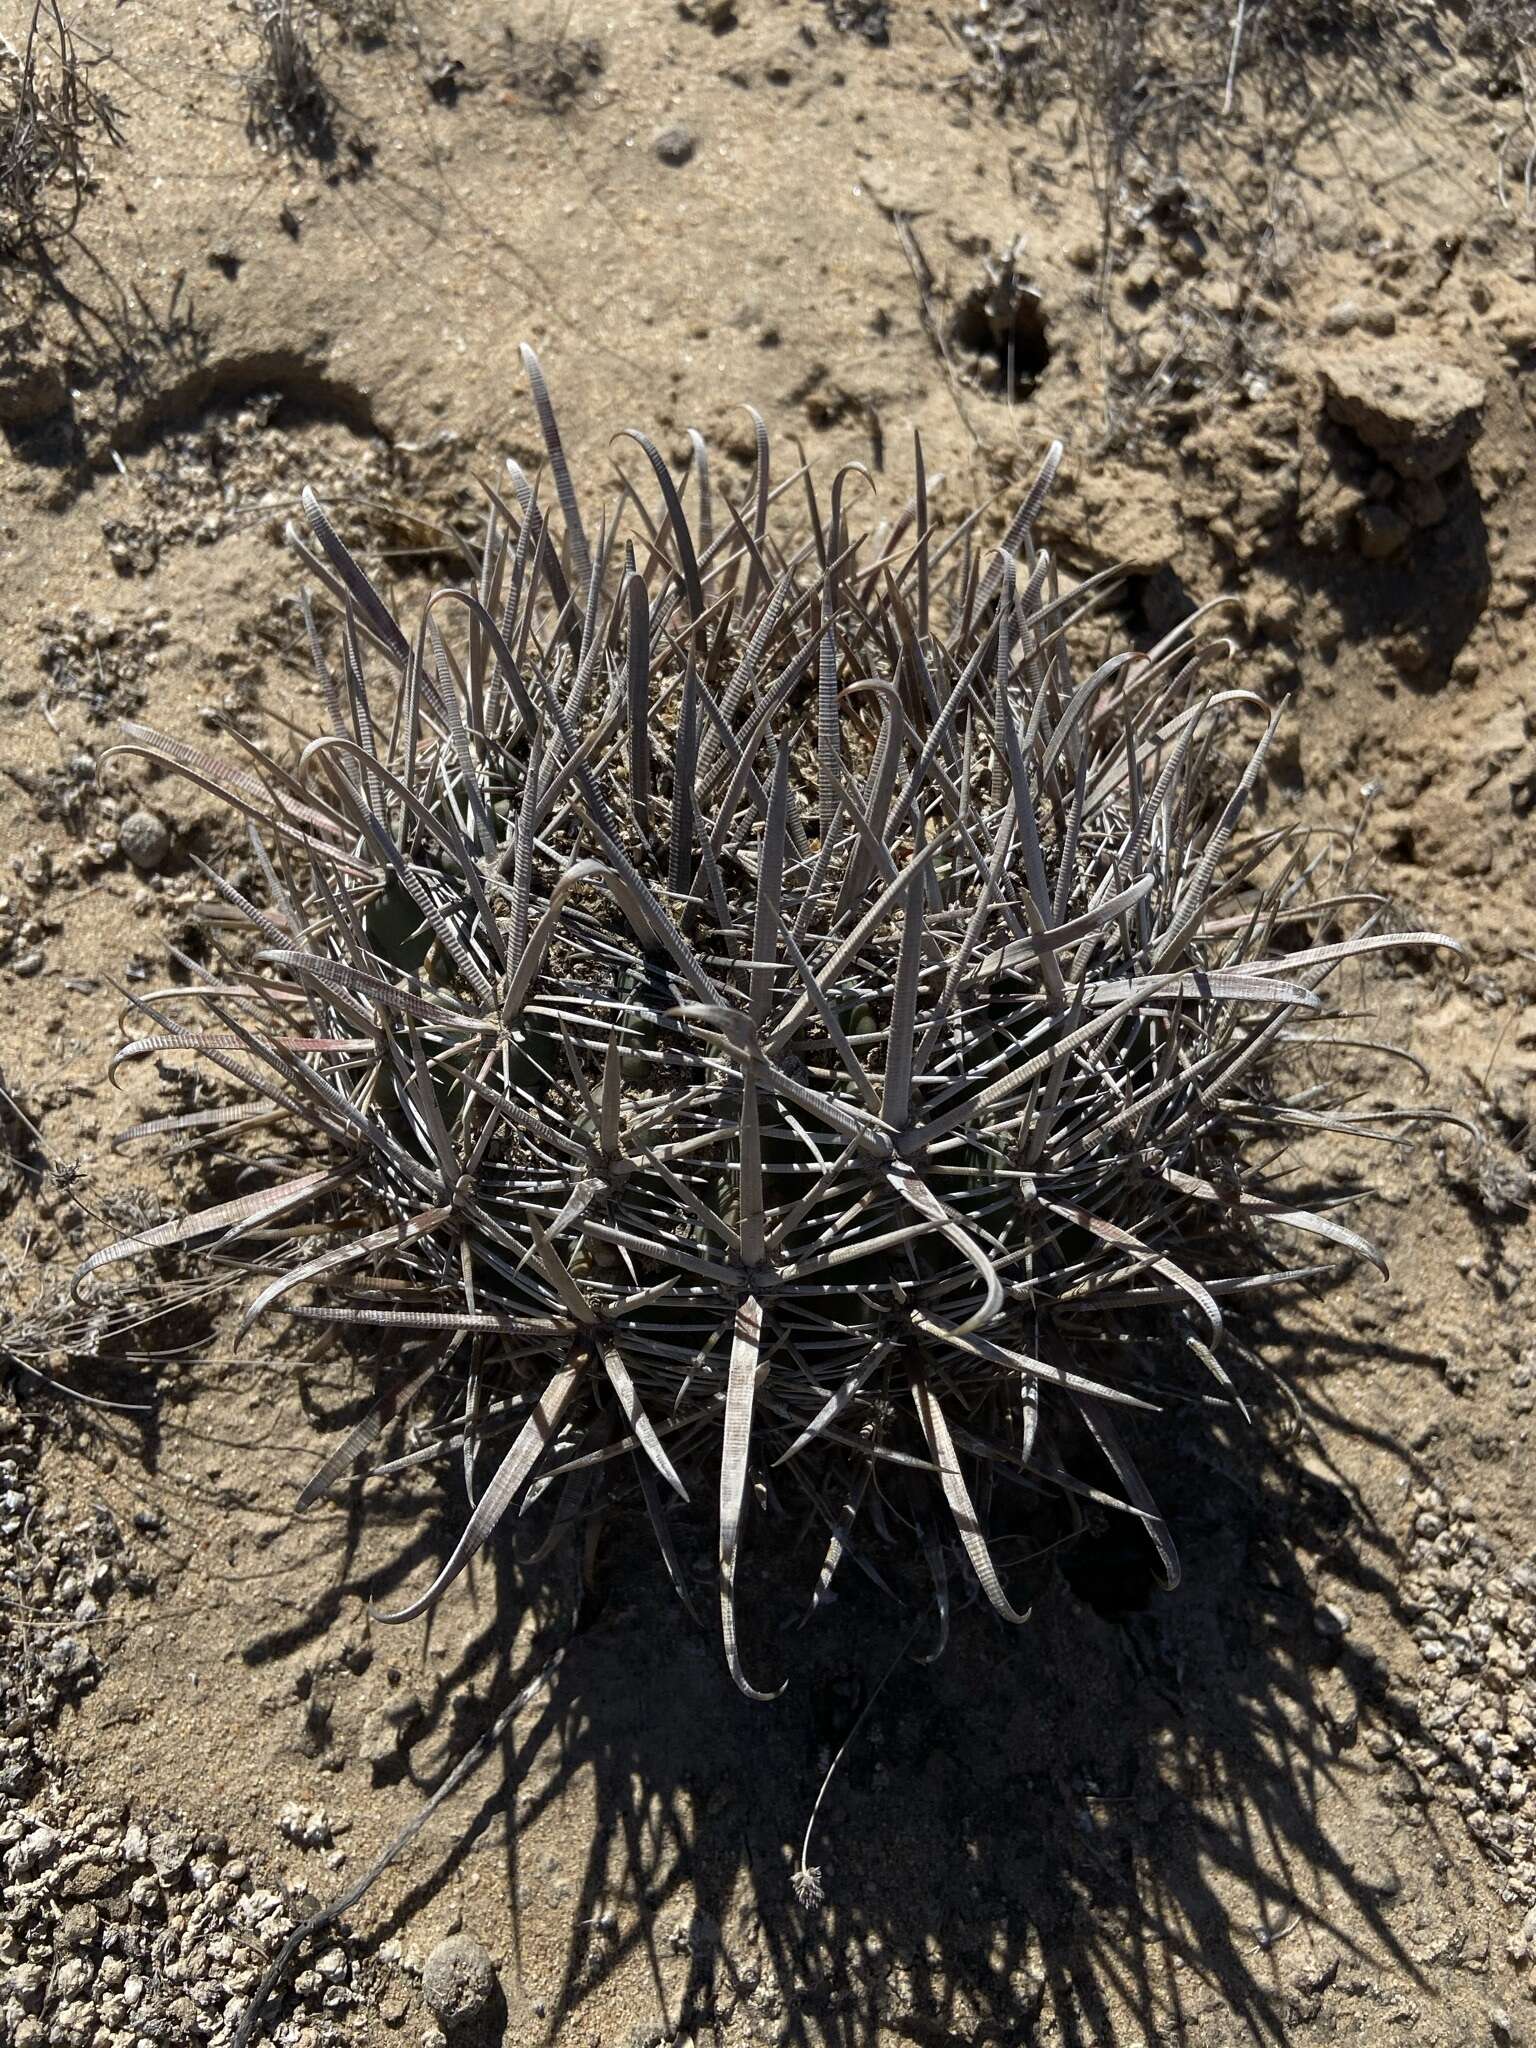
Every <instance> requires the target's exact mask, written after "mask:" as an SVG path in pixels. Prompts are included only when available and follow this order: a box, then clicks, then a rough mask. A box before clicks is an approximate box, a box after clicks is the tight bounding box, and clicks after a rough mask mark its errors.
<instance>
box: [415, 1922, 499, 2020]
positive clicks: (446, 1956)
mask: <svg viewBox="0 0 1536 2048" xmlns="http://www.w3.org/2000/svg"><path fill="white" fill-rule="evenodd" d="M495 1989H496V1972H495V1970H494V1968H493V1967H492V1965H491V1959H490V1957H489V1956H488V1955H487V1954H486V1952H485V1950H484V1948H483V1947H482V1946H481V1945H480V1943H479V1942H478V1941H476V1939H475V1937H474V1936H473V1935H472V1934H451V1935H450V1936H449V1937H448V1939H447V1940H446V1941H440V1942H439V1943H438V1944H437V1947H436V1948H435V1949H433V1951H432V1953H431V1954H430V1955H429V1956H428V1957H427V1960H426V1963H425V1965H424V1967H423V1969H422V1973H421V1995H422V1997H423V1998H424V1999H425V2000H426V2004H427V2010H428V2011H429V2012H430V2013H431V2014H432V2015H433V2017H434V2018H435V2019H437V2020H440V2021H441V2022H442V2024H443V2025H444V2026H445V2027H462V2026H466V2025H467V2024H468V2023H469V2021H471V2020H473V2019H476V2018H478V2017H479V2015H480V2014H481V2013H482V2012H484V2010H485V2008H486V2006H487V2005H489V2003H490V2001H491V1996H492V1993H493V1992H494V1991H495Z"/></svg>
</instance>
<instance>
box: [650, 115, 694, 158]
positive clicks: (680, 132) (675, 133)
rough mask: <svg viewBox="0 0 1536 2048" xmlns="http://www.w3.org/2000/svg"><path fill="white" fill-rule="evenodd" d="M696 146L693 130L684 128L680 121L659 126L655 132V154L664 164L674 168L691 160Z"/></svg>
mask: <svg viewBox="0 0 1536 2048" xmlns="http://www.w3.org/2000/svg"><path fill="white" fill-rule="evenodd" d="M696 147H697V144H696V143H695V141H694V136H693V130H692V129H691V128H685V127H684V126H683V124H682V122H681V121H679V122H677V123H676V124H675V125H674V126H672V127H670V128H660V129H658V130H657V132H656V142H655V149H656V154H657V156H658V157H659V158H660V159H661V161H662V162H663V163H664V164H671V165H672V167H673V169H674V170H676V169H679V168H680V167H681V166H682V165H683V164H686V163H688V162H690V161H691V159H692V157H693V152H694V150H695V148H696Z"/></svg>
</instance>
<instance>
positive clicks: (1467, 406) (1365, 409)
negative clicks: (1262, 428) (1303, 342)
mask: <svg viewBox="0 0 1536 2048" xmlns="http://www.w3.org/2000/svg"><path fill="white" fill-rule="evenodd" d="M1322 377H1323V392H1324V397H1325V402H1326V405H1327V409H1328V416H1329V418H1330V419H1334V420H1337V421H1338V422H1339V424H1340V425H1341V426H1346V427H1349V428H1351V429H1352V430H1353V431H1354V432H1355V433H1356V434H1358V435H1359V437H1360V439H1361V440H1362V441H1363V442H1364V443H1365V445H1366V446H1367V448H1370V449H1373V450H1374V451H1375V453H1376V454H1378V455H1380V456H1381V458H1382V460H1383V461H1384V462H1388V463H1390V464H1391V466H1392V468H1393V469H1395V470H1396V471H1397V473H1398V475H1399V476H1401V477H1406V478H1408V479H1410V480H1412V481H1414V482H1420V483H1423V482H1428V481H1429V480H1430V479H1432V478H1434V477H1438V476H1443V475H1444V474H1445V472H1446V471H1447V470H1449V469H1452V468H1454V467H1455V465H1456V464H1457V463H1458V462H1460V460H1461V459H1462V457H1463V456H1464V455H1465V454H1466V452H1467V450H1468V449H1469V448H1470V447H1471V446H1472V443H1473V442H1474V441H1475V440H1476V438H1477V436H1478V433H1479V432H1480V431H1481V428H1482V422H1483V410H1484V408H1485V406H1486V405H1487V402H1488V387H1487V384H1486V383H1485V381H1484V380H1483V379H1482V378H1481V377H1475V376H1473V375H1472V373H1471V372H1470V371H1468V370H1463V369H1459V368H1457V366H1456V365H1455V364H1453V363H1442V362H1433V361H1431V362H1419V361H1415V360H1414V359H1412V358H1411V357H1409V356H1407V355H1405V354H1399V353H1396V352H1389V351H1386V350H1381V351H1374V350H1373V351H1370V352H1366V351H1361V352H1360V353H1359V354H1358V355H1350V356H1335V357H1333V358H1331V359H1330V360H1329V361H1328V362H1326V363H1324V365H1323V368H1322Z"/></svg>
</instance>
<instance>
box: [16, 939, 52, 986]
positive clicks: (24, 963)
mask: <svg viewBox="0 0 1536 2048" xmlns="http://www.w3.org/2000/svg"><path fill="white" fill-rule="evenodd" d="M46 965H47V962H46V960H45V958H44V956H43V955H42V954H41V953H40V952H38V950H37V948H36V947H35V946H34V947H33V948H32V949H31V951H30V952H26V953H18V954H17V956H16V958H15V959H14V960H13V961H12V962H11V972H12V974H14V975H16V976H17V978H18V979H19V980H21V981H30V980H31V979H32V977H33V975H34V974H41V973H42V971H43V968H44V967H45V966H46Z"/></svg>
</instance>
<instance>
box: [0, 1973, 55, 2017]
mask: <svg viewBox="0 0 1536 2048" xmlns="http://www.w3.org/2000/svg"><path fill="white" fill-rule="evenodd" d="M5 1989H6V1991H7V1992H8V1993H9V1995H10V1996H11V1997H12V1998H14V1999H15V2001H16V2003H17V2004H18V2005H19V2006H20V2007H21V2009H22V2011H23V2012H41V2011H42V2009H43V1994H44V1992H45V1991H46V1990H47V1989H48V1972H47V1971H46V1970H45V1969H44V1968H43V1966H42V1964H41V1963H23V1964H21V1966H20V1967H19V1968H18V1969H15V1970H12V1971H11V1973H10V1975H9V1976H8V1977H7V1978H6V1979H5Z"/></svg>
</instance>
